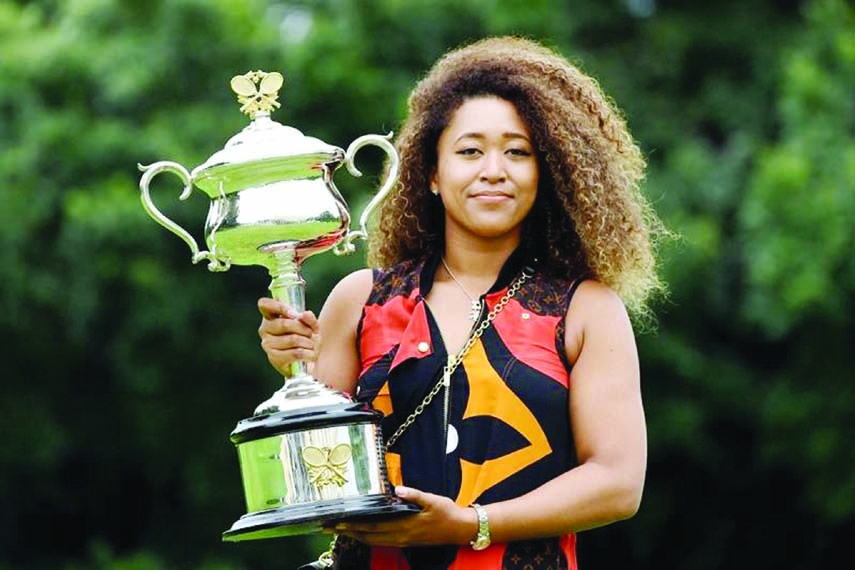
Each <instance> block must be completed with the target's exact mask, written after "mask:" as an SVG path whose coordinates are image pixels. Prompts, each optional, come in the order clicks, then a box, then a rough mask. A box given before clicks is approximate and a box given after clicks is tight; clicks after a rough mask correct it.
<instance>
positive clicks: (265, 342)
mask: <svg viewBox="0 0 855 570" xmlns="http://www.w3.org/2000/svg"><path fill="white" fill-rule="evenodd" d="M258 310H259V311H260V312H261V325H260V326H259V327H258V336H259V337H260V338H261V348H262V349H263V350H264V352H265V353H266V354H267V360H269V361H270V364H272V365H273V368H275V369H276V370H277V371H278V372H279V373H280V374H283V375H286V374H287V373H288V368H289V366H290V364H292V363H293V362H296V361H304V362H314V361H315V360H317V358H318V353H319V352H320V348H321V333H320V328H319V326H318V319H317V318H316V317H315V314H314V313H312V312H311V311H303V312H302V313H297V312H296V311H294V309H292V308H291V307H289V306H288V305H286V304H285V303H282V302H281V301H277V300H276V299H270V298H267V297H263V298H261V299H259V300H258Z"/></svg>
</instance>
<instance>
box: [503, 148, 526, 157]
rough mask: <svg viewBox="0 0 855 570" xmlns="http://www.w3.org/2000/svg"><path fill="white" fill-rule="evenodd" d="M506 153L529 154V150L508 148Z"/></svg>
mask: <svg viewBox="0 0 855 570" xmlns="http://www.w3.org/2000/svg"><path fill="white" fill-rule="evenodd" d="M507 153H508V154H510V155H512V156H531V151H530V150H528V149H525V148H509V149H508V150H507Z"/></svg>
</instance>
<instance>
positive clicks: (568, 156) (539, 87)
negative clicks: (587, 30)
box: [368, 37, 667, 315]
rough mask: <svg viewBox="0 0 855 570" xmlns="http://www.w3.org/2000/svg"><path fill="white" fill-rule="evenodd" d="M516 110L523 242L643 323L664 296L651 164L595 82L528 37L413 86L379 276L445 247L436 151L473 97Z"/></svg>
mask: <svg viewBox="0 0 855 570" xmlns="http://www.w3.org/2000/svg"><path fill="white" fill-rule="evenodd" d="M478 96H497V97H500V98H502V99H505V100H507V101H509V102H511V103H513V104H514V105H515V106H516V108H517V111H518V112H519V114H520V116H521V117H522V118H523V120H524V121H525V122H526V124H527V125H528V127H529V129H530V130H531V135H532V139H533V140H532V143H533V145H534V147H535V149H536V152H537V156H538V161H539V164H540V173H541V174H540V183H539V187H538V193H537V194H538V195H537V198H536V201H535V205H534V207H533V208H532V211H531V212H530V213H529V215H528V217H527V218H526V221H525V223H524V227H523V236H522V241H521V243H522V244H523V245H524V246H525V247H527V248H528V249H529V251H531V252H532V253H533V254H534V255H536V256H537V257H538V259H539V263H538V267H539V269H540V270H541V271H544V272H545V273H547V274H551V275H555V276H559V277H563V278H567V279H574V278H579V277H586V278H593V279H596V280H599V281H601V282H603V283H605V284H606V285H608V286H609V287H611V288H612V289H614V290H615V291H616V292H617V293H618V295H620V296H621V298H622V299H623V301H624V303H625V304H626V306H627V309H628V310H629V311H630V312H631V313H634V314H636V315H641V314H645V313H646V312H647V305H648V299H649V297H650V296H651V293H653V292H656V291H662V290H664V285H663V283H662V282H661V280H660V279H659V277H658V274H657V270H656V256H655V247H654V245H655V242H656V239H655V238H656V237H657V236H658V235H660V234H663V233H667V232H666V230H665V229H664V227H663V226H662V224H661V222H660V221H659V219H658V218H657V216H656V215H655V213H654V212H653V210H652V208H651V207H650V205H649V203H648V202H647V200H646V199H645V198H644V196H643V194H642V192H641V182H642V180H643V178H644V171H645V166H646V164H645V160H644V158H643V156H642V154H641V151H640V150H639V148H638V146H637V145H636V144H635V142H634V141H633V139H632V137H631V135H630V133H629V131H628V129H627V125H626V122H625V120H624V118H623V117H622V116H621V114H620V112H619V110H618V109H617V108H616V107H615V106H614V104H613V103H612V102H611V101H610V99H609V98H608V97H607V96H606V95H605V94H604V93H603V92H602V90H601V89H600V87H599V85H598V84H597V82H596V81H595V80H594V79H592V78H591V77H589V76H587V75H585V74H584V73H583V72H581V71H580V70H579V69H578V68H577V67H575V66H574V65H572V64H571V63H570V62H569V61H568V60H567V59H565V58H564V57H562V56H561V55H559V54H558V53H556V52H555V51H552V50H550V49H548V48H547V47H545V46H543V45H541V44H539V43H537V42H534V41H532V40H529V39H526V38H521V37H499V38H488V39H484V40H480V41H477V42H475V43H472V44H469V45H466V46H463V47H460V48H457V49H455V50H452V51H450V52H448V53H447V54H445V55H444V56H443V57H442V58H440V59H439V60H438V61H437V62H436V64H435V65H434V66H433V68H432V69H431V70H430V71H429V72H428V74H427V75H426V76H425V77H424V78H423V79H422V80H421V81H420V82H419V83H418V84H417V85H416V87H415V89H414V90H413V92H412V93H411V95H410V97H409V100H408V115H407V118H406V119H405V121H404V123H403V125H402V128H401V130H400V132H399V134H398V137H397V140H396V147H397V149H398V152H399V154H400V158H401V170H400V176H399V180H398V184H397V185H396V187H395V188H393V189H392V191H391V192H390V194H389V195H388V196H387V197H386V199H385V200H384V202H383V204H382V205H381V206H380V207H379V220H378V227H377V228H376V230H375V231H374V232H373V233H372V235H371V237H370V238H369V249H368V262H369V264H370V265H372V266H375V267H388V266H390V265H392V264H395V263H398V262H401V261H404V260H407V259H415V258H419V257H422V256H425V255H426V254H428V253H429V252H431V251H434V250H435V249H436V248H439V247H442V245H443V239H444V223H445V221H444V220H445V218H444V213H443V206H442V202H441V201H440V200H439V199H438V198H437V197H435V196H434V195H433V194H431V192H430V177H431V173H432V172H433V171H434V169H435V168H436V166H437V143H438V141H439V136H440V134H441V133H442V131H443V129H445V127H446V126H447V125H448V124H449V122H450V120H451V118H452V116H453V114H454V112H455V111H456V110H457V109H458V108H459V107H460V105H461V104H462V103H463V102H464V101H465V100H467V99H469V98H472V97H478Z"/></svg>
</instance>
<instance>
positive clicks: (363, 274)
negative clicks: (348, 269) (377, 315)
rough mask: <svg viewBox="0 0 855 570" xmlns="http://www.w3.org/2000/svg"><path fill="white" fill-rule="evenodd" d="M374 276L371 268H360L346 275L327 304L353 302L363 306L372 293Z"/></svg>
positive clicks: (331, 294)
mask: <svg viewBox="0 0 855 570" xmlns="http://www.w3.org/2000/svg"><path fill="white" fill-rule="evenodd" d="M373 283H374V276H373V274H372V271H371V270H370V269H358V270H356V271H354V272H352V273H349V274H348V275H345V276H344V277H343V278H342V279H341V280H340V281H339V282H338V283H336V285H335V287H333V289H332V291H330V294H329V297H327V304H330V303H332V304H334V305H338V304H340V303H341V304H347V305H350V304H353V303H355V304H356V305H357V306H358V307H362V305H363V304H365V301H366V300H367V299H368V295H369V294H370V293H371V287H372V285H373Z"/></svg>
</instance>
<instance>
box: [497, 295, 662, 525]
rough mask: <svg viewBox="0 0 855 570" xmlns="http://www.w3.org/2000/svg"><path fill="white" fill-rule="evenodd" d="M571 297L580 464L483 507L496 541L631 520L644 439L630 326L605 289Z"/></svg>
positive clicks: (570, 348) (573, 412)
mask: <svg viewBox="0 0 855 570" xmlns="http://www.w3.org/2000/svg"><path fill="white" fill-rule="evenodd" d="M576 295H577V298H576V299H574V302H573V303H572V305H571V307H570V310H569V312H568V315H567V324H568V326H567V335H566V339H565V340H566V347H567V355H568V357H569V359H570V362H573V363H574V366H573V371H572V374H571V378H570V382H571V388H570V394H571V396H570V420H571V424H572V427H573V433H574V436H575V445H576V453H577V456H578V459H579V466H578V467H576V468H575V469H572V470H570V471H568V472H567V473H565V474H563V475H560V476H558V477H556V478H555V479H553V480H552V481H550V482H548V483H546V484H544V485H542V486H541V487H539V488H537V489H535V490H534V491H532V492H530V493H528V494H526V495H524V496H522V497H519V498H517V499H514V500H511V501H505V502H502V503H496V504H493V505H487V506H486V509H487V513H488V516H489V519H490V530H491V533H492V535H493V537H494V540H497V541H508V540H519V539H524V538H533V537H538V536H554V535H556V534H564V533H568V532H575V531H580V530H584V529H588V528H593V527H596V526H601V525H604V524H608V523H610V522H614V521H617V520H621V519H625V518H628V517H630V516H632V515H634V514H635V513H636V511H637V510H638V507H639V504H640V501H641V494H642V489H643V487H644V476H645V470H646V466H647V435H646V425H645V419H644V410H643V406H642V402H641V385H640V372H639V364H638V353H637V349H636V345H635V338H634V335H633V332H632V327H631V324H630V322H629V318H628V316H627V314H626V311H625V309H624V306H623V303H622V302H621V301H620V299H619V298H618V297H617V295H616V294H614V293H613V292H612V291H611V290H609V289H608V288H607V287H605V286H603V285H601V284H598V283H595V282H586V283H584V284H583V285H582V286H580V288H579V290H578V291H577V293H576Z"/></svg>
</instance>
